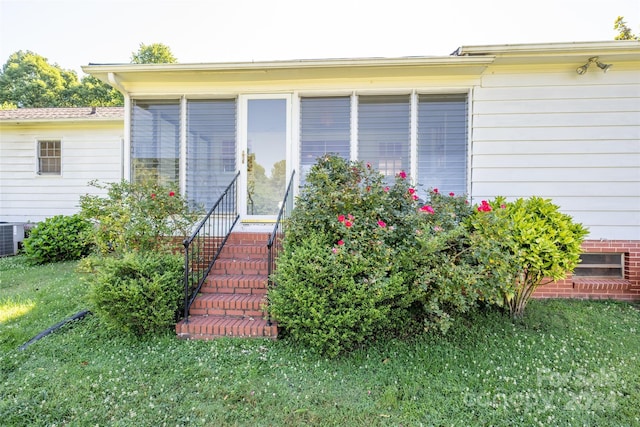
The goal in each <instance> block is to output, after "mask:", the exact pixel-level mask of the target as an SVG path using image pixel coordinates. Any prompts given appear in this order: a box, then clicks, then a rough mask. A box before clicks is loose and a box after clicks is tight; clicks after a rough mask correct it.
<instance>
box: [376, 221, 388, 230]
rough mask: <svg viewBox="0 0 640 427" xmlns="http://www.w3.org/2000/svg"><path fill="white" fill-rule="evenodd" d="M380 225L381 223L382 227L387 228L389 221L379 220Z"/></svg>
mask: <svg viewBox="0 0 640 427" xmlns="http://www.w3.org/2000/svg"><path fill="white" fill-rule="evenodd" d="M378 225H379V226H380V227H381V228H385V227H386V226H387V223H386V222H384V221H382V220H380V221H378Z"/></svg>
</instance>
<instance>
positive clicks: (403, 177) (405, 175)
mask: <svg viewBox="0 0 640 427" xmlns="http://www.w3.org/2000/svg"><path fill="white" fill-rule="evenodd" d="M398 176H399V177H400V178H402V179H406V178H407V173H406V172H405V171H400V173H399V174H398Z"/></svg>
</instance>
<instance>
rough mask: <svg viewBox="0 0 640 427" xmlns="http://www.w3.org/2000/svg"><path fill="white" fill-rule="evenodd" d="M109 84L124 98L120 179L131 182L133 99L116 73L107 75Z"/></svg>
mask: <svg viewBox="0 0 640 427" xmlns="http://www.w3.org/2000/svg"><path fill="white" fill-rule="evenodd" d="M107 81H108V82H109V84H110V85H111V86H112V87H114V88H115V89H117V90H118V91H120V93H122V95H123V96H124V140H123V143H122V146H121V165H120V171H121V172H120V178H121V179H126V180H128V181H130V180H131V97H130V95H129V93H128V92H127V90H126V89H125V88H124V86H123V85H122V83H121V82H120V79H118V77H117V76H116V74H115V73H112V72H111V73H107Z"/></svg>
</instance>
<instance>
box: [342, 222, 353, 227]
mask: <svg viewBox="0 0 640 427" xmlns="http://www.w3.org/2000/svg"><path fill="white" fill-rule="evenodd" d="M352 225H353V223H352V222H351V221H349V220H346V221H345V222H344V226H345V227H347V228H349V227H351V226H352Z"/></svg>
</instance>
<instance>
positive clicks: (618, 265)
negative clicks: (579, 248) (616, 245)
mask: <svg viewBox="0 0 640 427" xmlns="http://www.w3.org/2000/svg"><path fill="white" fill-rule="evenodd" d="M583 255H588V256H615V257H617V258H619V262H610V263H608V262H601V263H585V262H584V260H583ZM625 258H626V254H625V253H624V252H584V253H582V254H580V263H579V264H578V265H577V266H576V268H575V269H574V270H573V278H574V279H582V280H586V279H610V280H618V279H625V268H624V266H625ZM590 269H602V270H618V269H619V271H620V274H618V275H606V274H588V273H585V274H576V273H580V270H583V271H585V272H586V271H587V270H590Z"/></svg>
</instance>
